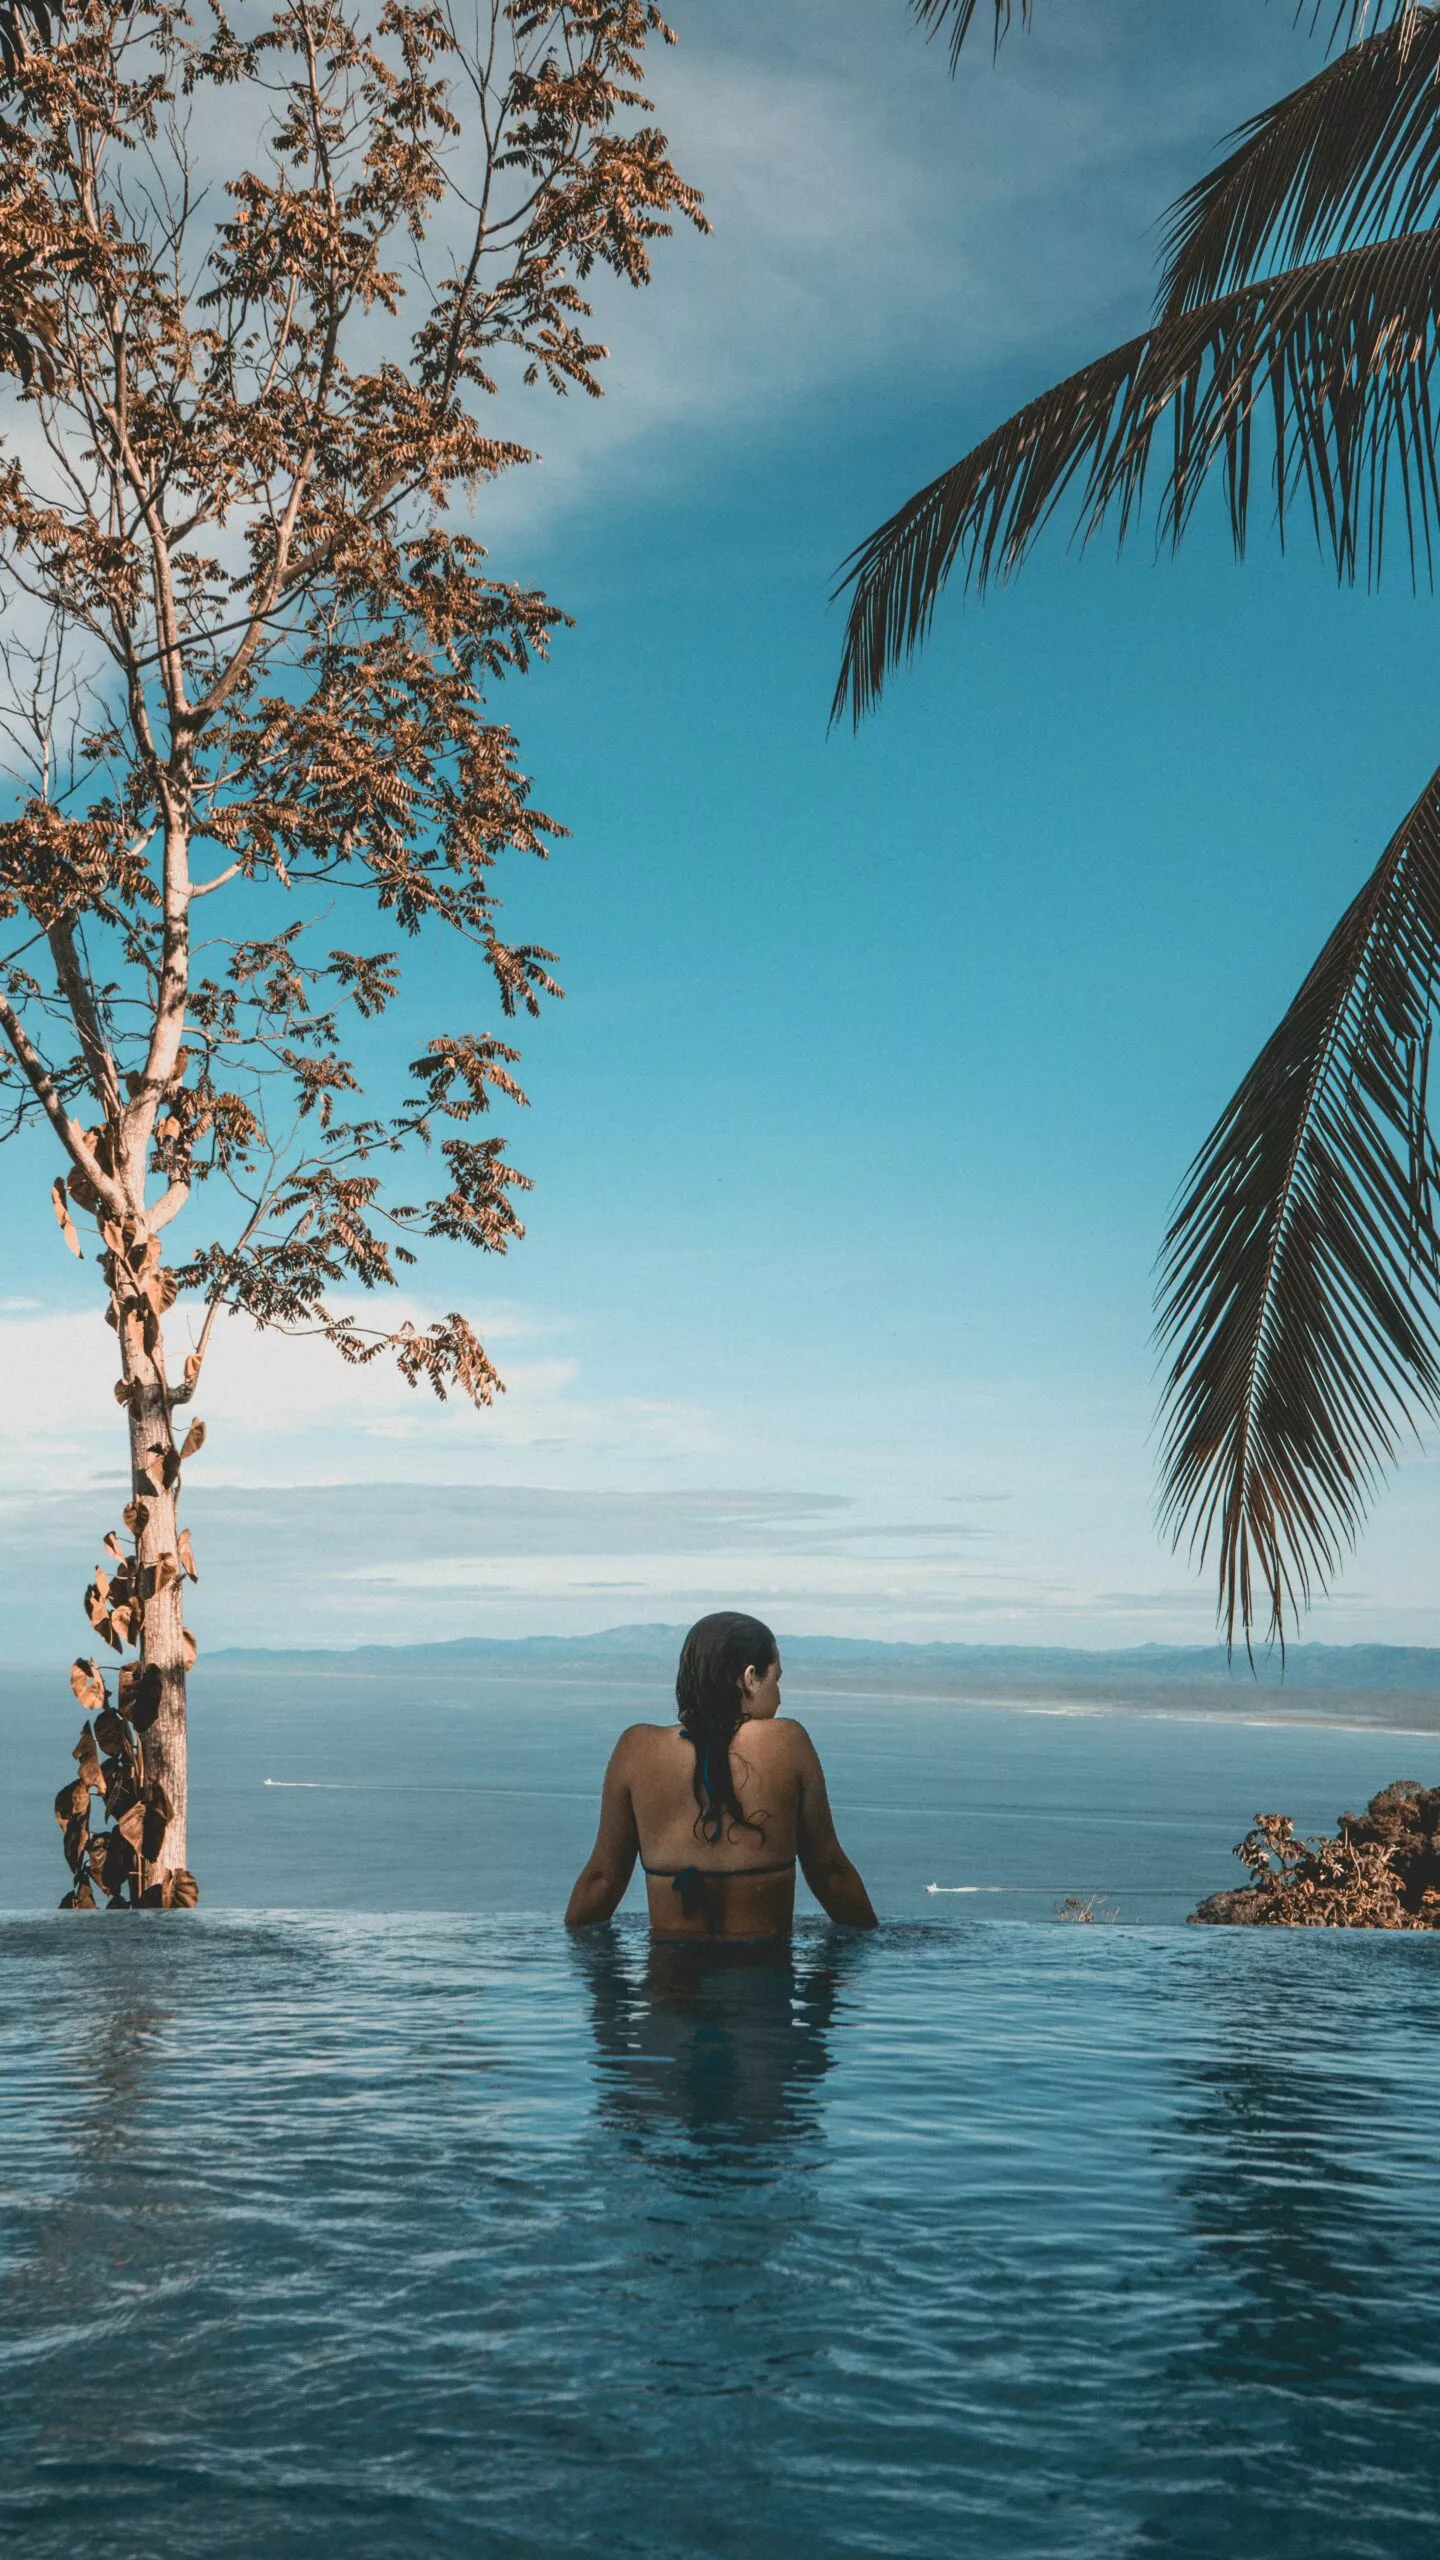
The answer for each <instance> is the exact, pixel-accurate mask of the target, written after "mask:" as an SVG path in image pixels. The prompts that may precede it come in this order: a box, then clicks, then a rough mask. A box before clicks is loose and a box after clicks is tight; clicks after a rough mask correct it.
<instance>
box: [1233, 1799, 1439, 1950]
mask: <svg viewBox="0 0 1440 2560" xmlns="http://www.w3.org/2000/svg"><path fill="white" fill-rule="evenodd" d="M1235 1855H1236V1857H1237V1858H1239V1859H1240V1861H1241V1863H1242V1865H1244V1866H1246V1867H1248V1869H1249V1871H1250V1876H1251V1882H1250V1883H1249V1884H1248V1885H1239V1886H1237V1887H1235V1888H1234V1889H1233V1890H1232V1891H1230V1892H1228V1893H1212V1894H1211V1895H1210V1896H1209V1898H1208V1899H1207V1900H1206V1901H1204V1902H1202V1903H1201V1905H1200V1908H1199V1910H1198V1911H1192V1912H1191V1914H1190V1917H1191V1919H1192V1921H1199V1922H1201V1923H1203V1924H1205V1925H1208V1926H1211V1927H1214V1926H1220V1927H1230V1928H1236V1927H1246V1928H1256V1927H1263V1928H1288V1929H1440V1787H1424V1786H1422V1785H1421V1783H1420V1781H1419V1779H1418V1778H1396V1779H1394V1780H1393V1781H1392V1783H1391V1784H1390V1785H1389V1786H1388V1787H1382V1788H1381V1790H1380V1793H1379V1794H1378V1795H1376V1796H1372V1797H1371V1799H1370V1802H1369V1804H1368V1805H1367V1806H1366V1808H1365V1811H1364V1812H1363V1813H1342V1814H1341V1816H1340V1819H1339V1821H1338V1823H1337V1824H1336V1826H1335V1835H1334V1837H1333V1839H1332V1838H1330V1837H1329V1836H1328V1835H1325V1836H1322V1837H1321V1838H1319V1839H1314V1840H1299V1839H1297V1838H1296V1836H1295V1826H1294V1824H1293V1823H1292V1822H1291V1820H1290V1818H1289V1816H1288V1815H1287V1814H1283V1813H1258V1814H1257V1815H1256V1817H1255V1824H1254V1828H1253V1829H1252V1830H1250V1831H1247V1833H1246V1835H1245V1837H1244V1839H1243V1840H1242V1841H1241V1842H1240V1843H1239V1845H1238V1847H1237V1848H1236V1851H1235Z"/></svg>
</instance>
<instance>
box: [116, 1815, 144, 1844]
mask: <svg viewBox="0 0 1440 2560" xmlns="http://www.w3.org/2000/svg"><path fill="white" fill-rule="evenodd" d="M115 1828H116V1830H117V1831H118V1832H119V1834H120V1837H121V1839H122V1840H128V1841H129V1843H130V1846H131V1848H132V1849H138V1848H139V1846H140V1841H141V1836H142V1834H143V1832H144V1829H145V1807H144V1806H143V1804H131V1805H127V1806H126V1808H125V1811H124V1812H123V1813H122V1814H121V1815H119V1817H118V1818H117V1820H116V1824H115Z"/></svg>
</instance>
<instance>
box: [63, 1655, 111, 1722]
mask: <svg viewBox="0 0 1440 2560" xmlns="http://www.w3.org/2000/svg"><path fill="white" fill-rule="evenodd" d="M70 1686H71V1688H72V1689H73V1690H74V1692H75V1695H76V1697H77V1698H78V1699H79V1701H80V1704H81V1706H82V1707H83V1708H84V1710H85V1713H86V1715H87V1716H93V1715H94V1714H96V1712H97V1711H98V1709H99V1708H101V1707H103V1706H104V1705H105V1702H106V1689H105V1683H104V1681H103V1680H102V1679H101V1677H100V1674H99V1672H98V1671H97V1670H96V1668H95V1665H94V1663H93V1662H85V1661H83V1660H82V1661H79V1662H73V1663H72V1664H71V1666H70Z"/></svg>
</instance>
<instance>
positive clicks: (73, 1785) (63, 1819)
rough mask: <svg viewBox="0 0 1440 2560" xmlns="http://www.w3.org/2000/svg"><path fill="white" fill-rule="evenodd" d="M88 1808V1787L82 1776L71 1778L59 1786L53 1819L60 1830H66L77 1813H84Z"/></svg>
mask: <svg viewBox="0 0 1440 2560" xmlns="http://www.w3.org/2000/svg"><path fill="white" fill-rule="evenodd" d="M89 1810H90V1790H89V1788H88V1787H87V1786H86V1784H85V1781H84V1779H83V1778H72V1779H71V1780H70V1783H69V1785H68V1786H64V1787H62V1788H61V1790H60V1793H59V1794H58V1796H57V1797H56V1799H55V1819H56V1821H57V1822H58V1823H59V1825H60V1828H61V1830H62V1831H64V1830H66V1829H67V1828H68V1826H69V1825H70V1824H71V1823H72V1822H74V1821H75V1819H76V1817H77V1816H78V1815H80V1814H86V1813H88V1812H89Z"/></svg>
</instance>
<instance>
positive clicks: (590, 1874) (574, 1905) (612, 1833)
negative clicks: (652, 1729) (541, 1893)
mask: <svg viewBox="0 0 1440 2560" xmlns="http://www.w3.org/2000/svg"><path fill="white" fill-rule="evenodd" d="M639 1854H640V1834H639V1832H638V1831H637V1830H636V1828H635V1807H634V1805H633V1804H632V1803H631V1801H630V1735H629V1734H628V1733H622V1734H621V1736H620V1739H619V1741H618V1742H617V1743H616V1745H615V1748H614V1750H613V1751H612V1752H611V1754H610V1766H609V1768H608V1769H607V1770H606V1772H605V1784H604V1786H603V1788H602V1789H601V1792H600V1828H599V1830H598V1831H597V1832H596V1834H595V1846H594V1848H593V1849H592V1850H591V1852H590V1855H589V1857H588V1858H587V1859H586V1861H585V1864H584V1866H583V1867H582V1868H581V1870H580V1873H579V1875H578V1876H577V1877H576V1879H575V1890H574V1892H573V1893H572V1894H571V1896H570V1899H569V1902H568V1903H567V1904H566V1906H565V1926H566V1928H567V1929H584V1928H588V1927H589V1925H590V1923H591V1922H592V1921H593V1920H608V1919H609V1917H610V1914H611V1912H612V1911H613V1910H614V1909H615V1908H616V1906H617V1904H618V1903H619V1902H620V1900H621V1898H622V1896H623V1894H624V1891H625V1887H626V1886H627V1884H628V1883H629V1881H630V1878H631V1876H632V1875H633V1873H634V1870H635V1861H636V1859H637V1857H638V1856H639Z"/></svg>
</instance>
